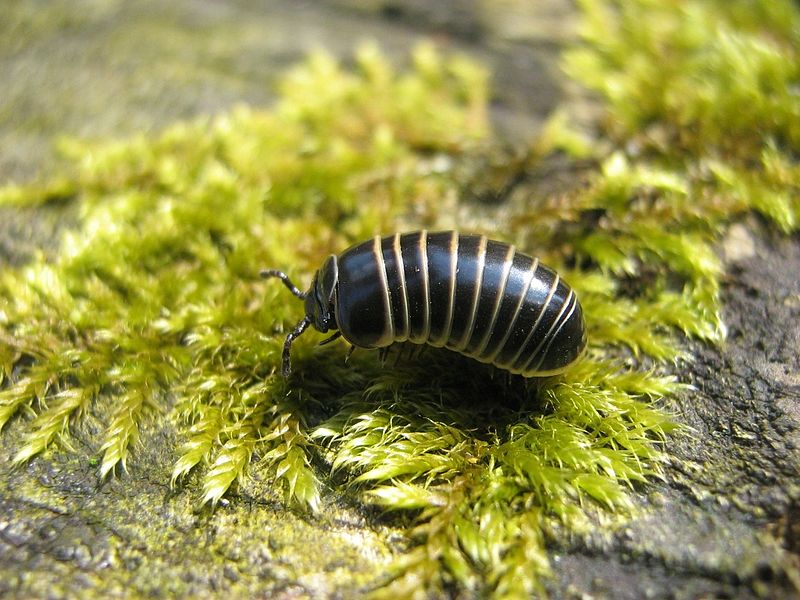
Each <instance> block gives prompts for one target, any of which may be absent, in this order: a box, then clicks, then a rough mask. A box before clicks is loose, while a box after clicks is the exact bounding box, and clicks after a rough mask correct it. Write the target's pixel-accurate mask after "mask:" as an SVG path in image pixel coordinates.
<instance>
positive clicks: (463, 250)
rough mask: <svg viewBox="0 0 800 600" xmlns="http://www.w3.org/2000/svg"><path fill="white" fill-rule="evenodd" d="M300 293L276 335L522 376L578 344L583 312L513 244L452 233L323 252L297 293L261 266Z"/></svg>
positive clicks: (551, 365)
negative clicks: (404, 350) (403, 352)
mask: <svg viewBox="0 0 800 600" xmlns="http://www.w3.org/2000/svg"><path fill="white" fill-rule="evenodd" d="M261 276H262V277H264V278H267V277H277V278H279V279H280V280H281V281H283V283H284V284H285V285H286V287H287V288H289V290H291V292H292V293H293V294H294V295H295V296H297V297H298V298H301V299H303V300H305V311H306V314H305V316H304V317H303V319H302V320H301V321H300V322H299V323H298V324H297V326H296V327H295V328H294V330H293V331H292V332H291V333H289V335H287V336H286V342H285V343H284V346H283V368H282V373H283V375H284V376H287V375H289V373H290V370H291V367H290V352H291V345H292V342H293V341H294V339H295V338H297V336H299V335H300V334H302V333H303V332H304V331H305V330H306V328H308V326H309V325H313V326H314V328H315V329H317V330H318V331H320V332H322V333H325V332H327V331H330V330H337V331H336V332H335V333H334V334H333V335H332V336H331V337H329V338H328V339H326V340H324V341H323V342H322V343H327V342H330V341H332V340H335V339H336V338H338V337H343V338H344V339H345V340H346V341H348V342H350V344H351V345H352V346H353V347H358V348H387V347H388V346H390V345H392V344H394V343H396V342H406V341H408V342H412V343H414V344H429V345H431V346H435V347H446V348H449V349H450V350H454V351H455V352H459V353H461V354H464V355H466V356H469V357H471V358H474V359H475V360H478V361H480V362H483V363H490V364H492V365H494V366H495V367H497V368H499V369H502V370H504V371H508V372H509V373H513V374H519V375H522V376H523V377H544V376H548V375H555V374H557V373H560V372H561V371H563V370H564V369H565V368H566V367H568V366H569V365H570V364H572V363H573V362H574V361H575V360H576V359H577V358H578V356H579V355H580V353H581V351H582V350H583V348H584V346H585V345H586V332H585V327H584V321H583V311H582V310H581V305H580V303H579V302H578V298H577V297H576V296H575V292H574V291H573V290H572V289H571V288H570V287H569V286H568V285H567V284H566V283H564V281H563V280H562V279H561V278H560V277H559V275H558V273H556V272H555V271H553V270H552V269H550V268H549V267H546V266H544V265H542V264H541V263H539V259H537V258H531V257H530V256H527V255H526V254H523V253H521V252H517V251H516V250H515V248H514V246H511V245H509V244H505V243H503V242H497V241H494V240H490V239H487V238H486V236H482V235H465V234H460V233H458V232H456V231H445V232H435V233H433V232H431V233H429V232H427V231H418V232H414V233H403V234H400V233H396V234H394V235H390V236H386V237H383V238H382V237H380V236H376V237H375V238H373V239H371V240H369V241H366V242H362V243H360V244H357V245H355V246H352V247H350V248H348V249H347V250H345V251H344V252H342V253H341V254H340V255H338V256H336V255H331V256H329V257H328V258H327V260H326V261H325V263H324V264H323V265H322V268H320V269H319V271H317V272H316V274H315V275H314V280H313V281H312V283H311V287H310V288H309V290H308V291H307V292H305V293H304V292H301V291H300V290H299V289H297V287H295V285H294V284H293V283H292V282H291V280H290V279H289V277H288V276H287V275H286V274H285V273H283V272H282V271H276V270H271V269H270V270H264V271H262V272H261Z"/></svg>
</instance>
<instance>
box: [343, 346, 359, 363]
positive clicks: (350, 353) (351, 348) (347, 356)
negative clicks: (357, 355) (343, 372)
mask: <svg viewBox="0 0 800 600" xmlns="http://www.w3.org/2000/svg"><path fill="white" fill-rule="evenodd" d="M355 351H356V346H353V345H352V344H351V345H350V349H349V350H348V351H347V354H345V357H344V364H347V363H349V362H350V357H351V356H352V355H353V352H355Z"/></svg>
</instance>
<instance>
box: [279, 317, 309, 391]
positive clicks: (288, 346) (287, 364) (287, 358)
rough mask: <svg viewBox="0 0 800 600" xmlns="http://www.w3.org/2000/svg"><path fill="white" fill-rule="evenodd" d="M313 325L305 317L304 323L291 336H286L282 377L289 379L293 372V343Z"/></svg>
mask: <svg viewBox="0 0 800 600" xmlns="http://www.w3.org/2000/svg"><path fill="white" fill-rule="evenodd" d="M309 325H311V321H310V320H309V318H308V317H304V318H303V320H302V321H300V322H299V323H298V324H297V326H296V327H295V328H294V331H292V332H291V333H290V334H289V335H287V336H286V341H285V342H283V366H282V367H281V375H283V376H284V377H288V376H289V374H290V373H291V372H292V365H291V351H292V342H293V341H294V340H295V339H297V337H298V336H299V335H301V334H302V333H303V332H304V331H305V330H306V328H307V327H308V326H309Z"/></svg>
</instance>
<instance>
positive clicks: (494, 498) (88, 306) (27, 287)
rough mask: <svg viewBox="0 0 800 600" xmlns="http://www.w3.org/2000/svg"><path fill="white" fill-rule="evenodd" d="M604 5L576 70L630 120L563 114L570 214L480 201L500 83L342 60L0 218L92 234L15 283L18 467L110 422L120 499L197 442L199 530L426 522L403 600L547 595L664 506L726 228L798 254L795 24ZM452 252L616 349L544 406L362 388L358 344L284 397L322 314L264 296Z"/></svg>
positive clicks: (420, 382) (0, 322)
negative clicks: (291, 285) (402, 244)
mask: <svg viewBox="0 0 800 600" xmlns="http://www.w3.org/2000/svg"><path fill="white" fill-rule="evenodd" d="M581 5H582V10H583V12H584V21H583V28H582V39H583V42H582V44H581V45H580V47H578V48H575V49H573V50H572V51H570V52H569V53H568V54H567V56H566V60H565V63H566V68H567V70H568V72H569V73H570V74H571V76H572V77H574V78H575V79H576V80H578V81H579V82H581V83H582V84H583V85H585V86H586V87H588V88H589V89H593V90H594V91H596V92H597V94H598V98H599V102H600V103H601V105H602V107H603V110H604V111H605V119H604V120H603V121H602V122H601V123H596V124H595V125H596V126H597V130H596V135H595V137H586V135H585V133H584V132H581V131H578V130H576V129H575V128H573V127H571V126H569V122H570V120H569V119H568V118H565V115H566V114H568V113H560V114H559V115H556V116H555V117H554V118H553V119H552V120H551V122H550V125H549V126H548V127H547V128H546V130H545V132H544V133H543V135H542V137H541V139H539V140H537V141H536V142H535V143H534V144H533V145H532V146H531V151H530V153H529V154H528V156H527V157H526V158H525V159H524V160H522V161H519V160H517V159H514V160H513V161H510V163H511V164H512V167H513V169H514V170H517V171H519V172H521V173H523V174H531V173H536V169H537V168H538V166H539V165H541V164H542V162H546V161H547V160H548V157H550V156H552V155H553V154H554V153H557V152H565V153H566V154H567V155H568V156H573V157H580V158H581V162H580V163H579V164H581V165H583V166H582V167H580V168H581V170H582V176H583V181H584V182H585V185H583V186H582V187H580V188H579V189H573V190H570V191H568V192H567V193H566V194H564V195H563V196H560V197H558V198H552V197H543V196H541V195H540V194H537V193H536V191H535V190H532V189H531V188H530V187H526V186H525V185H523V186H522V187H519V188H517V189H516V190H515V191H514V192H513V193H511V194H509V195H508V197H507V200H506V201H505V202H503V203H502V204H497V205H494V206H492V207H490V208H487V206H486V205H485V204H483V205H479V204H478V203H475V202H473V201H472V200H470V194H469V193H468V190H467V186H469V184H470V183H471V182H474V181H476V180H479V179H481V178H482V176H484V175H485V172H484V171H482V169H483V166H482V165H487V164H497V161H498V153H497V151H496V150H493V148H494V144H493V143H492V138H491V132H490V129H489V126H488V121H487V99H488V96H489V92H488V86H487V75H486V73H485V72H484V71H483V70H482V69H481V68H480V67H478V66H476V65H475V64H473V63H472V62H471V61H469V60H466V59H464V58H460V57H442V56H440V55H439V54H438V53H436V52H435V51H434V50H433V49H432V47H431V46H428V45H422V46H420V47H419V48H418V49H417V50H416V51H415V53H414V55H413V61H412V67H411V68H410V69H409V70H408V71H407V72H395V71H394V70H393V68H392V67H391V66H390V65H389V64H388V63H387V61H386V60H385V59H384V58H383V57H382V55H381V54H380V52H379V51H378V50H377V48H376V47H374V46H365V47H363V48H362V49H361V50H359V51H358V53H357V56H356V60H355V67H354V68H353V69H352V70H346V69H344V68H342V67H341V66H340V65H339V64H337V62H336V61H334V60H333V59H332V58H331V57H329V56H327V55H325V54H321V53H320V54H315V55H313V56H311V57H310V58H309V59H308V60H307V61H306V62H305V63H304V64H302V65H299V66H298V67H296V68H295V69H293V70H291V71H290V72H289V73H287V75H286V76H285V77H284V78H283V80H282V83H281V86H280V99H279V102H278V103H277V104H276V106H274V107H273V108H271V109H269V110H254V109H251V108H245V107H241V108H237V109H235V110H233V111H231V112H230V113H228V114H224V115H221V116H219V117H216V118H213V119H207V120H200V121H196V122H192V123H182V124H178V125H175V126H173V127H171V128H169V129H168V130H167V131H165V132H163V133H162V134H161V135H160V136H158V137H156V138H148V137H140V138H136V139H129V140H124V141H115V142H99V143H86V142H80V141H75V140H66V141H64V142H62V144H61V149H62V151H63V152H64V153H65V154H66V155H67V156H68V157H69V158H70V159H71V161H72V162H71V164H72V168H71V169H69V170H67V171H65V172H64V173H63V174H62V175H61V176H59V177H56V178H54V179H53V180H51V181H47V182H43V183H41V184H37V185H32V186H25V187H22V186H13V185H12V186H8V187H5V188H3V189H2V190H0V204H4V205H14V206H23V205H32V206H36V205H41V204H43V203H47V202H65V201H66V202H71V203H74V204H75V205H76V206H77V210H78V220H77V224H76V225H75V226H74V227H71V228H69V229H68V230H66V231H64V233H63V236H62V239H61V242H60V245H59V247H58V250H57V251H56V252H54V253H52V254H49V255H44V254H42V255H39V256H35V257H34V258H33V259H32V260H31V261H30V262H29V263H28V264H27V265H25V266H23V267H21V268H9V269H6V270H4V271H3V272H2V273H1V274H0V428H3V427H18V428H21V429H23V430H24V432H25V433H24V438H23V442H22V444H21V445H20V447H19V449H18V451H17V454H16V457H15V459H14V460H15V462H16V463H18V464H22V463H25V462H26V461H28V460H30V459H31V458H33V457H35V456H36V455H38V454H40V453H42V452H44V451H48V450H50V449H52V448H62V449H65V450H69V438H70V429H71V428H72V427H75V426H76V424H78V423H80V422H81V420H82V419H83V418H84V417H85V415H87V413H88V412H90V411H97V410H99V408H100V407H101V406H106V404H101V403H99V402H98V398H100V397H111V398H113V403H111V404H110V405H111V406H113V407H114V408H113V410H112V412H111V413H110V414H106V415H101V417H102V419H103V420H104V422H105V424H106V425H105V429H104V431H103V432H102V433H101V434H100V437H99V438H98V439H97V446H96V447H97V452H98V459H99V460H98V464H99V476H100V477H106V476H112V475H113V474H114V473H117V474H119V472H120V471H123V470H124V469H125V465H126V463H127V462H128V461H134V460H136V443H137V440H138V438H139V430H140V427H141V426H142V424H143V423H145V422H146V421H147V420H148V419H153V418H154V417H155V416H157V415H161V416H162V417H166V418H168V419H169V420H170V422H172V423H174V426H175V427H176V428H177V429H178V430H179V431H180V432H181V433H180V435H181V438H182V440H183V442H182V444H181V445H180V446H179V447H178V448H176V451H175V463H174V467H173V471H172V480H173V482H177V481H179V480H181V479H183V478H185V477H186V476H187V475H188V474H190V473H193V472H198V473H199V474H200V477H199V481H200V483H199V487H197V488H194V487H193V486H191V485H190V486H188V487H187V488H186V489H185V491H184V492H183V493H195V494H196V495H197V498H198V500H199V501H200V502H202V503H210V504H212V505H213V504H215V503H217V502H218V501H219V500H220V499H221V498H222V497H223V496H224V495H225V494H226V493H229V490H231V488H232V486H235V484H236V482H237V481H242V480H243V479H244V478H247V477H249V476H250V475H252V474H253V473H254V472H257V473H258V475H259V477H260V478H264V479H268V480H270V481H271V482H272V486H273V488H274V489H276V490H281V491H282V493H283V494H284V495H285V500H286V502H287V503H288V504H291V505H294V506H297V507H301V508H306V509H308V510H311V511H317V510H321V509H322V508H323V505H324V502H325V497H326V494H325V492H324V487H325V486H333V485H335V486H340V487H341V489H342V490H343V491H344V492H346V493H350V494H352V495H354V496H355V497H357V498H359V499H360V500H361V501H362V502H364V503H368V504H373V505H378V506H380V507H383V508H384V509H386V510H387V511H395V512H398V513H402V514H403V515H404V517H402V518H401V517H398V523H400V522H403V523H406V524H407V526H408V529H407V533H408V537H409V539H410V540H411V541H412V542H413V543H412V544H411V545H410V546H409V549H408V550H407V551H406V552H405V553H404V554H403V555H402V556H401V558H400V559H399V560H398V562H397V564H396V568H395V569H394V570H393V571H392V574H391V576H390V577H389V578H388V579H386V580H384V581H380V582H378V588H377V591H376V594H377V595H379V596H381V595H385V596H389V595H392V596H394V595H396V594H402V595H404V596H411V595H413V594H414V593H416V592H417V591H418V590H428V591H430V592H435V591H437V590H442V589H447V588H451V586H453V585H455V586H456V587H457V588H460V589H464V590H469V591H471V592H473V593H475V592H479V593H481V594H488V595H491V596H492V597H495V598H515V597H524V596H526V595H530V594H534V593H537V592H541V591H542V590H543V587H542V586H543V581H544V579H545V578H546V576H547V575H548V573H549V561H548V554H547V549H546V548H547V544H548V542H550V541H552V540H556V539H563V537H564V536H569V535H572V534H575V533H580V532H581V531H584V530H586V529H587V528H590V527H596V526H597V523H598V522H601V523H602V522H608V519H609V518H611V517H614V515H624V514H625V513H627V512H629V511H630V510H631V509H632V507H633V502H632V499H631V496H630V494H629V490H630V488H631V487H632V486H633V485H636V484H640V483H643V482H646V480H647V479H648V478H650V477H658V476H659V473H660V470H661V464H662V463H663V461H664V460H665V459H666V456H667V455H666V453H665V451H664V444H663V442H664V440H665V437H666V435H667V434H668V433H669V432H670V431H672V430H674V429H675V427H676V425H675V422H674V417H673V416H671V415H670V414H668V413H667V412H666V411H665V409H664V408H663V404H662V402H661V400H662V399H663V398H665V397H668V396H670V395H673V394H674V393H676V392H677V391H678V390H679V389H681V385H680V384H679V383H678V382H677V380H676V379H675V377H673V376H672V375H670V374H669V371H670V368H671V365H673V364H675V363H676V361H678V360H680V359H682V358H687V357H685V351H684V350H683V348H684V347H685V346H684V344H683V343H682V340H683V339H684V336H691V337H695V338H699V339H701V340H706V341H708V342H710V343H719V342H721V341H722V340H723V338H724V333H725V326H724V323H723V322H722V319H721V316H720V308H721V307H720V299H719V286H720V276H721V275H722V266H721V264H720V261H719V260H718V258H717V256H716V254H715V252H714V250H713V245H714V243H715V242H716V241H717V240H719V238H720V235H721V234H722V232H723V231H724V229H725V227H726V225H727V224H728V223H729V222H730V221H731V220H733V219H735V218H736V217H737V216H738V215H740V214H742V213H743V212H745V211H749V210H755V211H758V212H759V213H761V214H762V215H764V216H765V217H766V218H767V219H770V220H771V221H773V222H774V223H775V224H776V226H777V227H779V228H781V229H782V230H784V231H794V230H796V229H797V226H798V219H799V218H800V200H799V199H798V181H800V177H798V175H800V171H798V166H797V164H796V160H795V156H794V154H793V153H792V151H791V148H792V147H794V148H796V147H797V142H798V136H800V130H799V129H798V122H800V120H798V118H797V117H798V115H800V97H798V95H797V94H796V89H797V84H798V81H797V79H798V72H797V70H798V68H799V67H798V65H800V59H799V58H800V57H798V56H797V49H798V47H800V45H798V40H797V35H798V33H797V32H798V31H800V27H799V26H798V25H799V23H798V19H800V17H799V16H798V14H797V9H796V7H794V6H793V5H792V4H791V3H790V2H788V1H786V2H784V1H776V2H772V3H769V4H768V6H767V5H765V6H753V5H752V3H746V2H724V3H723V2H718V3H715V2H702V3H701V2H692V1H686V2H680V3H659V2H652V1H649V0H634V1H629V2H613V1H589V0H586V1H584V2H582V3H581ZM712 25H713V26H712ZM611 32H613V33H611ZM665 64H666V65H668V68H666V69H665V68H664V65H665ZM792 90H795V91H794V92H793V91H792ZM587 159H588V160H587ZM587 165H588V166H587ZM454 226H455V227H460V228H462V229H469V230H478V231H481V232H484V233H487V234H489V235H491V236H492V237H496V238H499V239H505V240H507V241H511V242H514V243H515V244H517V245H518V246H519V247H520V248H524V249H526V250H528V251H529V252H530V253H532V254H536V255H539V256H541V257H542V258H543V259H544V260H545V261H546V262H548V263H549V264H552V265H553V266H555V267H558V268H559V269H560V270H562V271H563V272H564V274H565V276H566V278H567V280H568V281H569V282H570V284H571V285H572V286H573V287H574V288H575V289H576V290H577V292H578V293H579V294H580V297H581V300H582V303H583V306H584V310H585V316H586V320H587V327H588V332H589V348H588V350H587V353H586V355H585V356H584V357H583V359H582V360H581V361H580V362H579V363H578V364H577V365H576V366H575V367H573V368H572V369H570V370H569V371H568V372H567V373H565V374H564V375H563V376H559V377H556V378H550V379H546V380H542V381H536V382H534V383H533V384H532V385H528V386H526V385H523V384H522V383H521V382H518V381H513V380H512V381H511V382H509V383H506V382H504V381H500V380H498V379H497V378H494V377H493V373H492V372H491V370H490V369H488V368H484V367H483V366H481V365H477V366H476V365H475V364H474V363H472V362H469V361H467V360H466V359H463V358H462V357H459V356H456V355H452V354H450V353H446V352H435V351H430V352H429V353H428V354H426V355H425V358H424V360H420V359H414V358H404V357H400V356H396V357H394V358H397V359H398V360H397V362H396V364H394V365H393V364H392V363H393V362H394V361H393V359H392V360H390V362H389V364H387V365H386V366H384V365H381V364H380V363H379V361H378V359H377V357H376V356H375V353H369V352H365V351H360V352H357V353H356V354H355V355H354V357H353V360H352V361H351V364H350V365H349V366H347V365H345V364H344V362H343V358H344V354H345V348H344V344H338V345H337V344H334V345H331V346H328V347H325V348H319V349H318V348H316V347H315V343H316V342H318V341H319V340H318V339H316V338H315V336H314V335H313V334H309V335H307V336H304V337H303V338H301V339H300V340H299V341H298V342H297V343H296V344H295V347H294V356H293V359H294V367H295V371H294V373H293V374H292V376H291V378H289V379H288V380H283V379H282V378H281V377H280V375H279V374H278V371H279V366H280V352H281V346H282V342H283V336H284V334H285V329H286V328H287V327H289V326H291V325H292V324H293V323H295V322H296V321H297V319H298V317H299V315H300V313H301V311H302V307H301V305H300V304H299V303H294V302H291V301H290V300H291V299H290V298H288V294H287V292H286V290H285V289H284V288H283V287H282V286H280V285H276V284H271V283H269V282H263V281H261V280H260V279H259V278H258V272H259V270H260V269H261V268H263V267H280V268H283V269H285V270H288V271H290V272H291V274H292V276H293V278H295V279H296V280H297V281H308V280H309V278H310V276H311V275H312V273H313V272H314V270H315V269H316V268H318V266H319V265H320V264H321V263H322V260H323V258H324V257H325V256H327V255H328V254H330V253H336V252H340V251H341V250H343V249H344V248H345V247H347V246H348V245H349V244H351V243H353V242H356V241H360V240H363V239H365V238H368V237H370V236H372V235H374V234H376V233H387V232H391V231H395V230H398V229H402V230H407V229H416V228H423V227H425V228H431V229H433V228H449V227H454ZM287 298H288V299H287ZM398 354H399V352H398ZM323 466H325V467H327V468H322V467H323ZM332 475H333V476H332ZM192 490H194V492H193V491H192Z"/></svg>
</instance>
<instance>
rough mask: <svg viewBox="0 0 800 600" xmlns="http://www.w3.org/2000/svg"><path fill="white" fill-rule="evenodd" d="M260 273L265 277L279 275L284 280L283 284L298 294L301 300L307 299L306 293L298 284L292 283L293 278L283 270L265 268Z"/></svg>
mask: <svg viewBox="0 0 800 600" xmlns="http://www.w3.org/2000/svg"><path fill="white" fill-rule="evenodd" d="M260 275H261V277H262V278H263V279H267V278H269V277H277V278H278V279H280V280H281V281H282V282H283V285H285V286H286V287H287V288H289V291H290V292H292V293H293V294H294V295H295V296H297V297H298V298H300V299H301V300H304V299H305V297H306V293H305V292H301V291H300V290H299V289H297V286H295V284H293V283H292V280H291V279H289V276H288V275H287V274H286V273H284V272H283V271H278V270H276V269H264V270H263V271H261V273H260Z"/></svg>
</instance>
